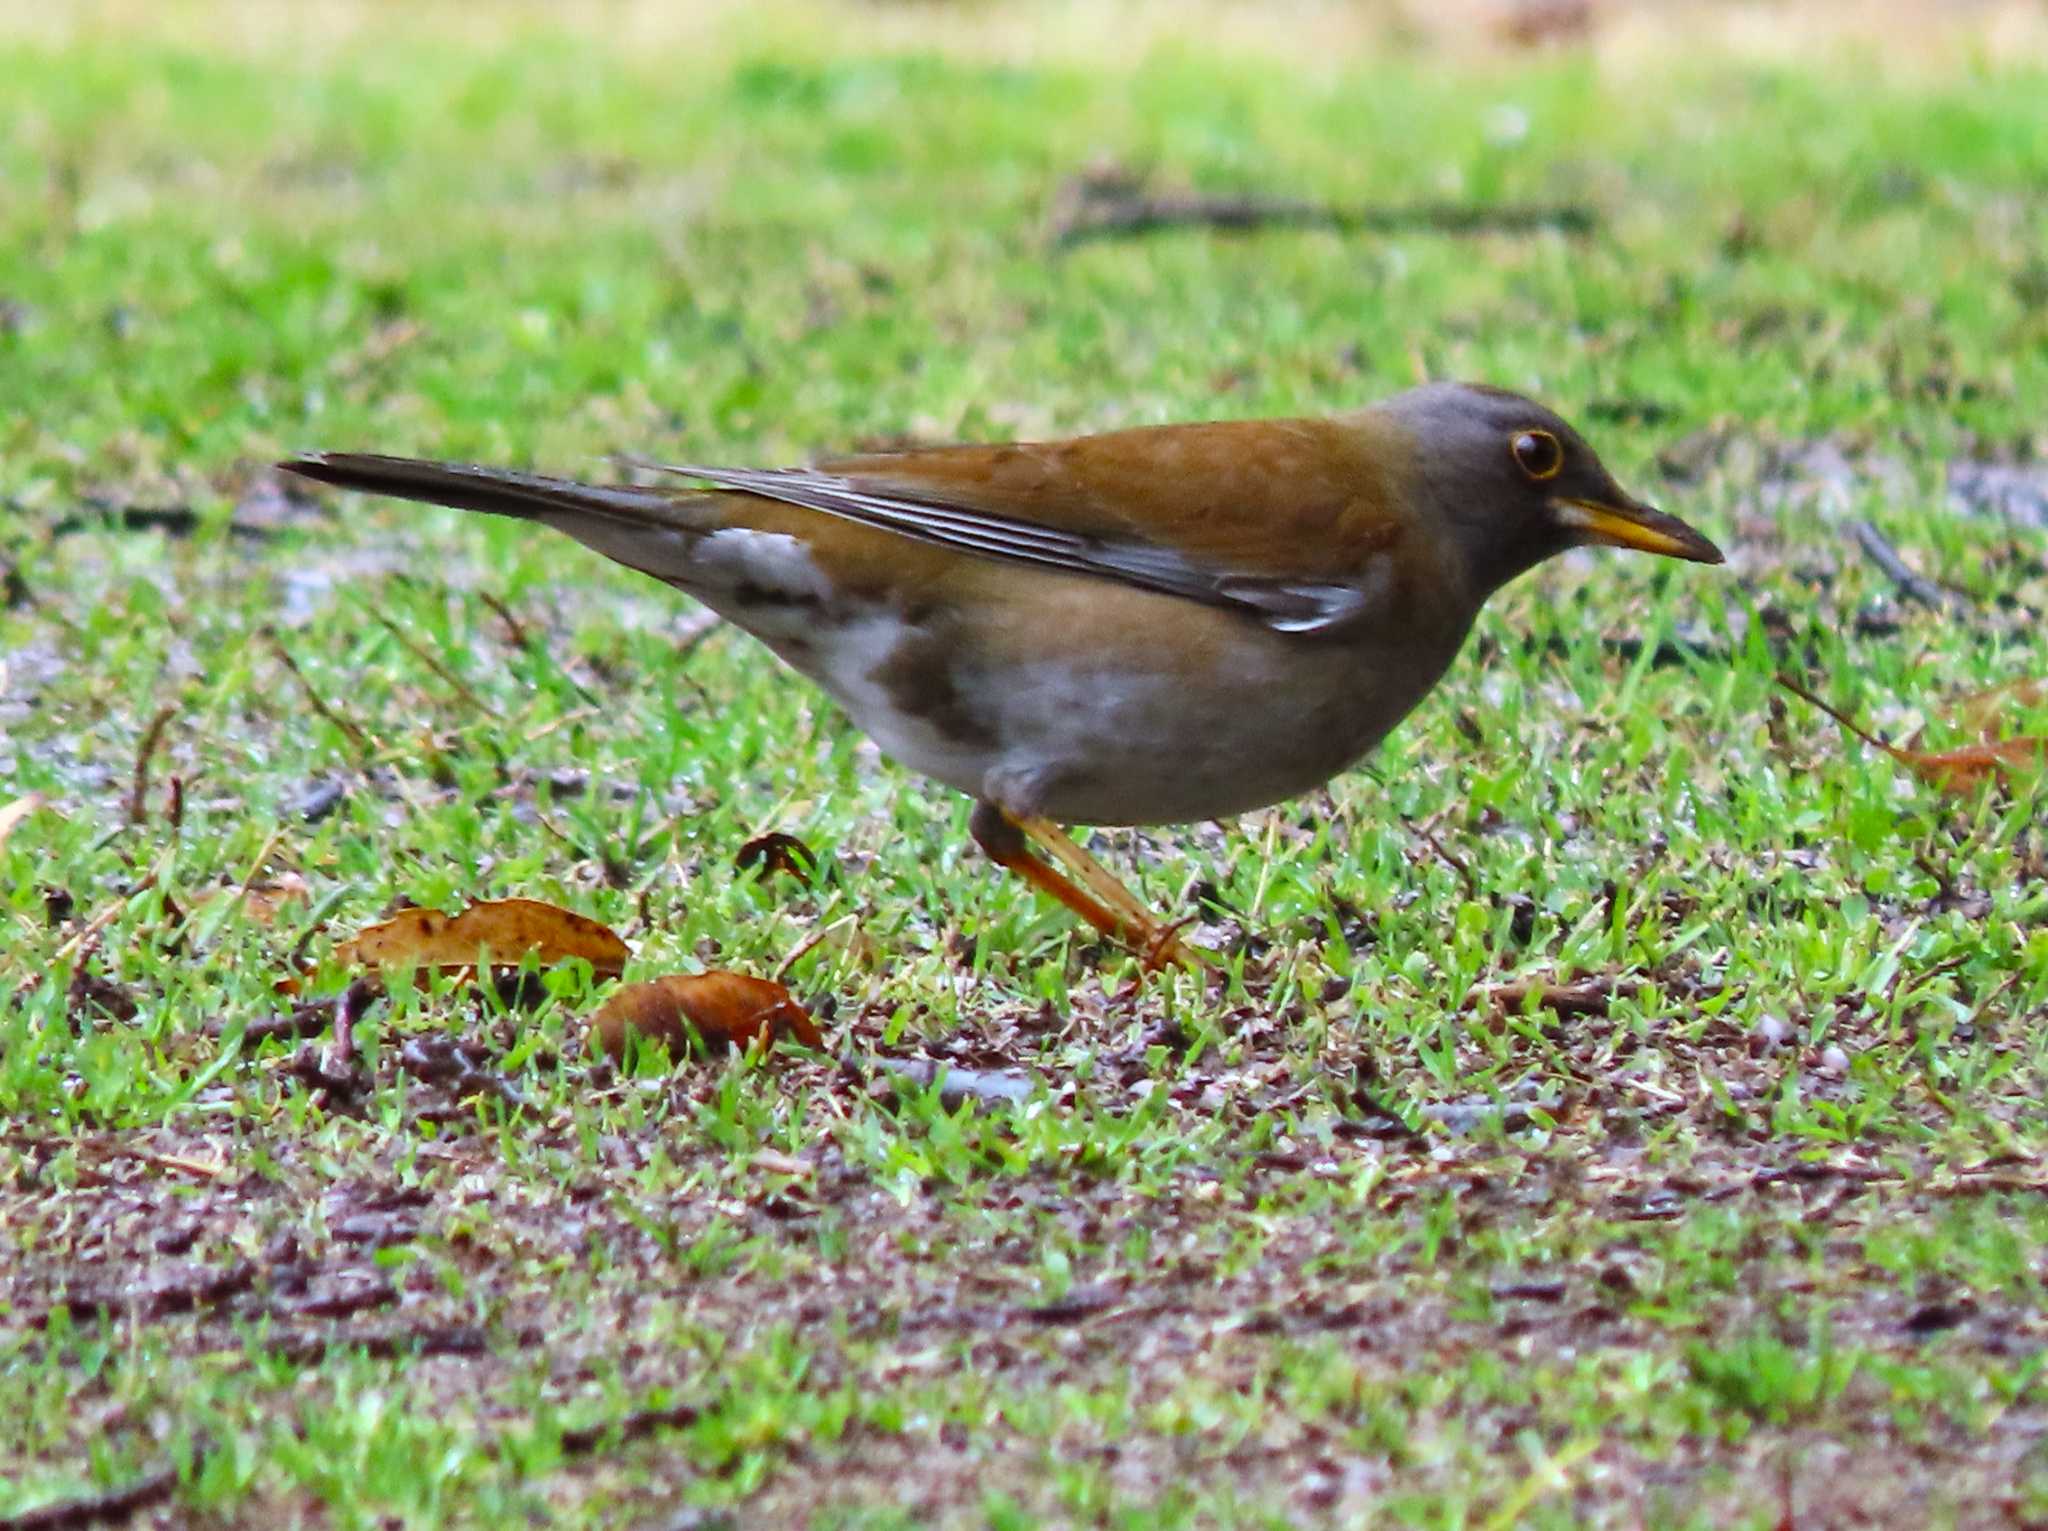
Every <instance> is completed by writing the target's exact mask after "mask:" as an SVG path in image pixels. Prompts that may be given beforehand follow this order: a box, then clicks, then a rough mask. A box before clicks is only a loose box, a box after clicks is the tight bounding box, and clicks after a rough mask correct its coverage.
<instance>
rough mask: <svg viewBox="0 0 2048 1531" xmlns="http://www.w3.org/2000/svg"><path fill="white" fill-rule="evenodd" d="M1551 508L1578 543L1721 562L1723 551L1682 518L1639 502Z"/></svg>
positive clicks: (1559, 503) (1555, 503)
mask: <svg viewBox="0 0 2048 1531" xmlns="http://www.w3.org/2000/svg"><path fill="white" fill-rule="evenodd" d="M1550 508H1551V512H1552V514H1554V515H1555V516H1556V517H1557V524H1558V525H1560V526H1562V527H1564V528H1566V529H1567V530H1568V531H1570V532H1571V534H1572V539H1573V540H1574V541H1576V542H1581V543H1594V544H1598V545H1600V546H1603V547H1611V548H1634V549H1635V550H1636V551H1637V552H1638V553H1657V554H1661V555H1662V556H1663V557H1665V558H1689V559H1691V560H1692V561H1693V562H1694V563H1719V562H1721V550H1720V549H1719V548H1717V547H1715V546H1714V544H1713V543H1711V542H1709V541H1708V540H1707V539H1706V538H1704V537H1702V536H1701V535H1700V534H1699V533H1698V532H1696V531H1694V530H1693V529H1692V528H1691V527H1689V526H1687V525H1686V524H1685V523H1684V522H1683V521H1681V520H1679V519H1678V517H1676V516H1667V515H1665V514H1664V512H1663V511H1661V510H1654V509H1652V508H1651V507H1650V506H1648V505H1644V504H1642V503H1640V502H1638V501H1634V500H1631V501H1628V502H1627V503H1625V504H1616V505H1603V504H1601V503H1600V502H1599V501H1597V500H1552V501H1551V502H1550Z"/></svg>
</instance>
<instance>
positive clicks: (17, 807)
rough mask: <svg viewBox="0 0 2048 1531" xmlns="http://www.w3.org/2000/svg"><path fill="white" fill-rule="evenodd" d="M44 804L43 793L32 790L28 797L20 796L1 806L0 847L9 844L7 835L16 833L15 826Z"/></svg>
mask: <svg viewBox="0 0 2048 1531" xmlns="http://www.w3.org/2000/svg"><path fill="white" fill-rule="evenodd" d="M42 806H43V795H42V793H40V792H31V793H29V795H28V796H27V797H18V798H16V799H15V800H14V801H13V802H11V803H9V804H8V805H7V806H6V807H5V808H0V847H4V846H5V845H6V844H7V837H8V836H9V835H11V834H13V833H14V826H15V825H17V824H19V823H20V822H21V821H22V820H23V819H25V818H27V817H28V816H29V815H30V814H32V813H34V812H35V811H36V810H37V809H38V808H40V807H42Z"/></svg>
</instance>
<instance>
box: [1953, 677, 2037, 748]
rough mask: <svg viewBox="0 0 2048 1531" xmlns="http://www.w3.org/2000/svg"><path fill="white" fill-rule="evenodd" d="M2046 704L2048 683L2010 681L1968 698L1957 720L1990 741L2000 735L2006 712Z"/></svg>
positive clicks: (1957, 713) (2027, 680)
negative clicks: (2001, 722)
mask: <svg viewBox="0 0 2048 1531" xmlns="http://www.w3.org/2000/svg"><path fill="white" fill-rule="evenodd" d="M2044 702H2048V680H2042V679H2040V678H2038V677H2036V678H2032V679H2026V680H2009V681H2007V682H2006V683H2005V684H2004V685H2002V686H1992V687H1991V688H1990V689H1988V690H1985V691H1978V692H1974V693H1972V694H1971V695H1969V696H1966V697H1964V698H1963V699H1962V701H1961V702H1960V703H1959V704H1957V707H1956V717H1957V719H1958V720H1959V721H1960V722H1961V723H1962V725H1963V726H1964V727H1965V728H1974V729H1976V730H1977V732H1978V733H1980V734H1982V735H1983V736H1984V737H1985V738H1986V739H1993V738H1996V737H1997V735H1998V720H1999V716H2000V715H2001V714H2002V713H2005V712H2007V711H2008V710H2010V709H2012V708H2018V707H2039V706H2040V705H2042V704H2043V703H2044Z"/></svg>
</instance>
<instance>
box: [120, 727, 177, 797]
mask: <svg viewBox="0 0 2048 1531" xmlns="http://www.w3.org/2000/svg"><path fill="white" fill-rule="evenodd" d="M178 705H179V704H178V703H176V702H169V703H166V704H165V705H164V706H162V707H159V708H158V709H157V711H156V716H155V717H153V718H151V719H150V720H149V727H147V728H145V729H144V730H143V731H142V743H141V744H140V745H139V746H138V747H137V748H136V751H135V781H134V785H133V786H131V787H130V788H129V789H128V822H129V823H130V824H141V823H143V822H145V821H146V820H147V819H148V818H149V804H148V801H147V799H148V797H149V761H150V757H151V756H153V755H154V754H156V747H157V746H158V745H159V744H161V743H162V742H163V737H164V729H165V728H167V727H168V726H169V725H170V721H171V719H173V718H175V717H176V716H177V715H178Z"/></svg>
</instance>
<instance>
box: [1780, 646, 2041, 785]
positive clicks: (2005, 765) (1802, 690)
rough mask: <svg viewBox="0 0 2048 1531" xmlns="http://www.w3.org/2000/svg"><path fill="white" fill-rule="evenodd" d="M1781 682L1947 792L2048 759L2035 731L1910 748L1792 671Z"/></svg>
mask: <svg viewBox="0 0 2048 1531" xmlns="http://www.w3.org/2000/svg"><path fill="white" fill-rule="evenodd" d="M1778 684H1779V685H1781V686H1783V687H1784V688H1785V689H1786V690H1787V691H1789V692H1791V693H1792V694H1793V695H1794V696H1796V697H1799V698H1800V699H1802V700H1803V701H1807V702H1811V703H1812V704H1813V705H1814V706H1816V707H1818V708H1819V709H1820V710H1821V711H1822V712H1824V713H1826V714H1827V715H1828V716H1829V717H1831V718H1833V719H1834V720H1835V721H1836V722H1837V723H1839V724H1841V725H1842V727H1843V728H1845V729H1847V730H1848V731H1849V732H1850V733H1851V734H1853V735H1855V736H1856V737H1857V738H1858V739H1861V740H1862V741H1863V742H1864V743H1865V744H1867V745H1869V746H1870V747H1871V748H1872V749H1879V750H1883V751H1884V752H1885V753H1886V754H1887V755H1889V756H1891V757H1892V759H1894V760H1896V761H1897V762H1898V763H1899V764H1900V765H1902V766H1904V767H1905V768H1906V769H1907V770H1909V771H1911V772H1912V773H1913V774H1914V775H1915V776H1917V777H1919V778H1920V779H1921V780H1922V781H1924V782H1926V783H1927V784H1928V785H1930V786H1933V787H1937V788H1939V789H1940V790H1942V791H1944V792H1967V791H1969V790H1970V789H1971V788H1973V787H1976V786H1980V785H1982V784H1983V783H1984V782H1985V781H1986V780H1988V779H1989V778H1991V777H1993V776H1996V777H2000V778H2005V777H2008V776H2010V775H2011V774H2012V773H2013V772H2014V771H2015V770H2038V769H2039V768H2040V767H2041V766H2042V765H2043V764H2044V763H2048V739H2044V738H2039V737H2036V736H2032V735H2029V736H2027V737H2024V738H2018V739H1992V740H1987V741H1985V742H1984V743H1981V744H1966V745H1963V746H1962V747H1961V748H1959V749H1952V750H1916V749H1908V748H1907V747H1906V746H1905V745H1902V744H1892V743H1890V742H1888V741H1886V740H1884V739H1880V738H1878V737H1877V735H1875V734H1873V733H1871V732H1870V731H1869V730H1868V729H1866V728H1864V727H1862V726H1861V725H1860V724H1858V723H1857V722H1856V721H1855V720H1854V719H1852V718H1850V717H1849V716H1848V715H1847V714H1845V713H1843V712H1841V711H1840V710H1839V709H1837V708H1835V707H1832V706H1830V705H1829V704H1828V703H1826V702H1824V701H1822V700H1821V699H1820V698H1819V697H1817V696H1815V695H1814V694H1813V693H1812V692H1811V691H1809V690H1807V689H1806V687H1804V686H1802V685H1800V684H1799V682H1798V681H1796V680H1793V679H1792V678H1791V677H1790V676H1789V675H1780V676H1779V677H1778Z"/></svg>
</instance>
